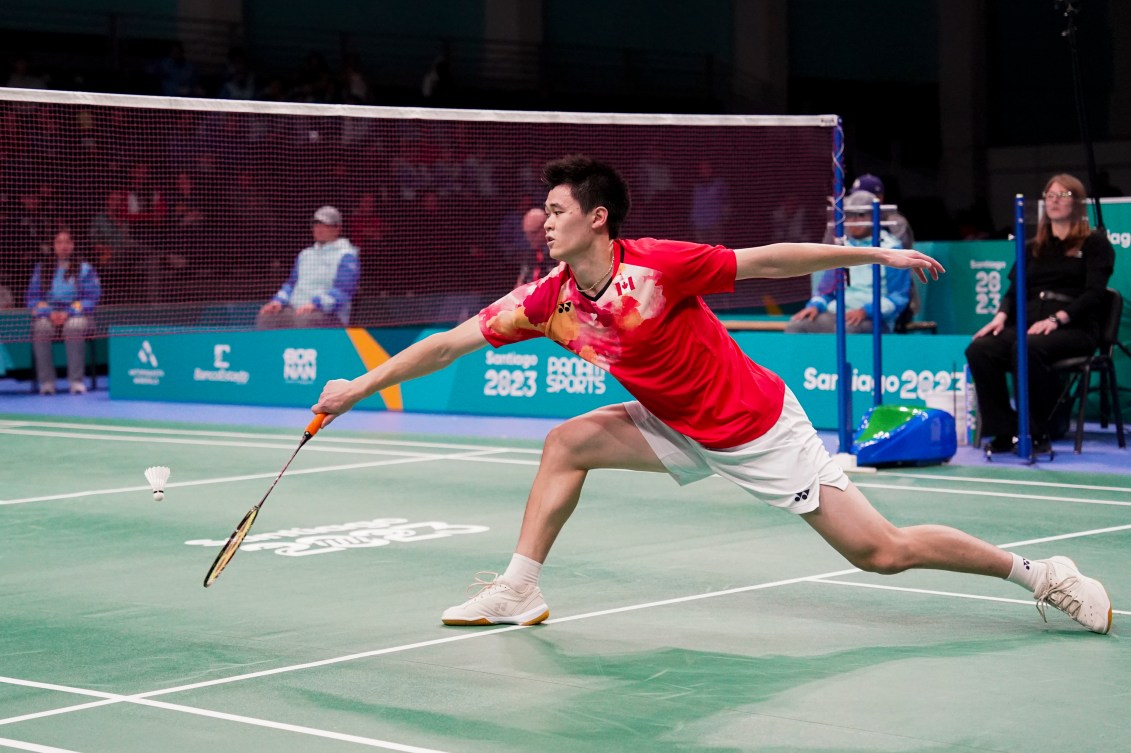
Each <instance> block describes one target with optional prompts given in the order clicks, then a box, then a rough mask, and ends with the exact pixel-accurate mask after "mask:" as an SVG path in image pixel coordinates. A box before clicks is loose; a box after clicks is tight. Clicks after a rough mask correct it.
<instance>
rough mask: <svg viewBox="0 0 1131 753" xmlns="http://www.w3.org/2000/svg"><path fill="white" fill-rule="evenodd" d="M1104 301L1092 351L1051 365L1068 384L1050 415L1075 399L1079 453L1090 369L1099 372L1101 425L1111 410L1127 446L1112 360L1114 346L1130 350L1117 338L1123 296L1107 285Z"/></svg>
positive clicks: (1122, 442)
mask: <svg viewBox="0 0 1131 753" xmlns="http://www.w3.org/2000/svg"><path fill="white" fill-rule="evenodd" d="M1104 305H1105V306H1106V309H1107V311H1106V316H1105V318H1104V320H1103V322H1102V323H1101V329H1100V342H1099V347H1098V348H1097V349H1096V352H1095V354H1093V355H1090V356H1078V357H1076V358H1065V359H1063V360H1060V361H1057V362H1056V363H1054V364H1053V365H1052V369H1053V370H1054V371H1056V372H1059V373H1062V374H1068V375H1069V378H1068V382H1067V384H1065V385H1064V390H1063V391H1062V392H1061V393H1060V399H1059V400H1057V403H1056V406H1054V407H1053V410H1052V414H1051V415H1053V416H1055V415H1057V412H1058V411H1060V410H1061V409H1067V408H1068V407H1070V406H1071V405H1072V401H1073V400H1076V401H1078V407H1077V411H1076V449H1075V453H1076V454H1077V455H1079V454H1080V448H1081V447H1082V446H1083V444H1084V411H1085V410H1086V409H1087V407H1088V393H1089V392H1090V390H1091V386H1092V373H1093V372H1097V373H1098V374H1099V375H1100V385H1099V387H1100V426H1102V427H1103V428H1105V429H1106V428H1107V424H1108V414H1109V413H1114V415H1115V434H1116V437H1117V438H1118V440H1119V446H1120V447H1126V446H1127V442H1126V440H1125V439H1124V436H1123V412H1122V411H1121V410H1120V408H1119V385H1118V384H1117V383H1116V381H1115V361H1114V358H1113V356H1114V354H1115V349H1116V348H1119V349H1120V350H1122V351H1123V352H1124V353H1126V354H1127V355H1128V356H1131V351H1128V350H1127V346H1125V345H1124V344H1123V343H1121V342H1119V322H1120V317H1122V315H1123V296H1121V295H1120V294H1119V291H1117V290H1112V289H1111V288H1108V289H1107V295H1106V296H1105V300H1104ZM1074 388H1075V389H1074Z"/></svg>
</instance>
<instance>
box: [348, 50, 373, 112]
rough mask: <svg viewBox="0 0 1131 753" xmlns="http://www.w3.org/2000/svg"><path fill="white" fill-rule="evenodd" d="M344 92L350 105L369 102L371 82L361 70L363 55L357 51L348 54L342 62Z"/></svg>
mask: <svg viewBox="0 0 1131 753" xmlns="http://www.w3.org/2000/svg"><path fill="white" fill-rule="evenodd" d="M342 93H343V94H344V95H345V99H346V104H348V105H366V104H369V82H368V81H367V80H366V79H365V73H364V72H363V71H362V70H361V57H360V56H359V55H358V54H357V53H356V52H351V53H349V54H348V55H346V59H345V62H344V63H343V64H342Z"/></svg>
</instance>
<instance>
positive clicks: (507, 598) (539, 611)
mask: <svg viewBox="0 0 1131 753" xmlns="http://www.w3.org/2000/svg"><path fill="white" fill-rule="evenodd" d="M481 575H490V576H492V577H491V580H483V579H482V578H480V577H479V576H481ZM476 586H479V593H477V594H475V595H474V596H472V597H471V598H470V599H468V600H467V601H465V602H464V603H462V604H460V605H459V606H455V607H451V608H450V609H445V610H444V613H443V614H442V615H441V616H440V619H441V620H443V622H444V624H445V625H537V624H538V623H539V622H542V621H543V620H545V619H546V618H547V617H549V616H550V608H549V607H548V606H546V602H545V601H544V600H543V599H542V591H541V589H539V588H538V586H529V587H528V588H527V589H526V590H525V591H520V590H518V589H517V588H515V587H513V586H511V585H509V584H507V583H503V582H501V581H500V580H499V575H498V573H488V572H479V573H476V574H475V582H474V583H472V584H471V585H470V586H468V587H467V589H468V591H469V592H470V591H471V589H473V588H475V587H476Z"/></svg>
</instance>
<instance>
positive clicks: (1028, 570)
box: [1005, 552, 1048, 592]
mask: <svg viewBox="0 0 1131 753" xmlns="http://www.w3.org/2000/svg"><path fill="white" fill-rule="evenodd" d="M1011 554H1012V552H1011ZM1047 569H1048V565H1046V564H1045V563H1044V562H1041V561H1040V560H1028V559H1025V558H1024V557H1022V556H1021V555H1019V554H1014V555H1013V569H1012V570H1010V571H1009V575H1007V576H1006V578H1005V579H1006V580H1007V581H1009V582H1010V583H1016V584H1017V585H1019V586H1021V587H1022V588H1027V589H1029V590H1030V591H1032V592H1035V591H1036V590H1037V586H1038V585H1040V583H1041V581H1042V580H1044V577H1045V571H1046V570H1047Z"/></svg>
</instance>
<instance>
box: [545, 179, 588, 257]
mask: <svg viewBox="0 0 1131 753" xmlns="http://www.w3.org/2000/svg"><path fill="white" fill-rule="evenodd" d="M546 215H547V216H546V245H547V246H548V247H549V249H550V258H552V259H554V260H556V261H566V262H568V261H569V260H570V258H571V257H573V256H576V255H577V253H578V252H580V251H584V250H586V249H587V248H589V246H590V244H591V243H592V242H593V237H594V236H593V232H592V221H593V217H592V212H584V211H582V209H581V205H580V204H578V203H577V199H575V198H573V191H572V190H571V189H570V187H569V186H564V185H563V186H554V187H553V188H552V189H550V193H549V194H548V195H547V196H546Z"/></svg>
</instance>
